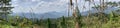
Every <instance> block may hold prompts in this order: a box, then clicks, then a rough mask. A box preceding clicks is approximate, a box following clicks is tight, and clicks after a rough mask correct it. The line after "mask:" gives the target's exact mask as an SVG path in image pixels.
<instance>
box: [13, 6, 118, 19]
mask: <svg viewBox="0 0 120 28" xmlns="http://www.w3.org/2000/svg"><path fill="white" fill-rule="evenodd" d="M114 10H118V8H116V7H114V8H107V9H106V10H105V11H104V13H110V12H111V11H114ZM97 12H98V11H96V9H92V10H89V11H85V12H81V15H83V16H85V15H88V14H89V13H97ZM12 15H13V16H16V15H18V16H21V17H27V18H58V17H62V16H67V15H68V13H67V12H66V11H62V12H56V11H53V12H47V13H37V14H36V13H13V14H12ZM71 15H72V13H70V16H71Z"/></svg>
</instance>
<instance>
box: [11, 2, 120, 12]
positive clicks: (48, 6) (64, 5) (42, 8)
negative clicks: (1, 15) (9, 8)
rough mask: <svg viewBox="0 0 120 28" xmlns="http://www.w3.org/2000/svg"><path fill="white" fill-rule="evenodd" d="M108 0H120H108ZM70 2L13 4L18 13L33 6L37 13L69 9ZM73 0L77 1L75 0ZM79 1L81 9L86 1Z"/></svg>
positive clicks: (27, 10) (14, 10) (26, 10)
mask: <svg viewBox="0 0 120 28" xmlns="http://www.w3.org/2000/svg"><path fill="white" fill-rule="evenodd" d="M95 1H99V0H95ZM108 1H120V0H108ZM68 2H69V0H12V4H13V5H14V6H15V8H14V9H13V12H16V13H18V12H27V13H29V11H30V10H31V9H30V8H32V9H33V12H35V13H45V12H51V11H58V12H60V11H65V10H67V9H68ZM73 2H75V1H74V0H73ZM78 3H79V7H80V8H79V9H81V8H82V6H83V5H84V1H80V0H78ZM96 3H97V2H96ZM86 6H88V3H86ZM21 8H22V10H21ZM86 10H88V9H86ZM82 11H83V10H82ZM84 11H85V10H84Z"/></svg>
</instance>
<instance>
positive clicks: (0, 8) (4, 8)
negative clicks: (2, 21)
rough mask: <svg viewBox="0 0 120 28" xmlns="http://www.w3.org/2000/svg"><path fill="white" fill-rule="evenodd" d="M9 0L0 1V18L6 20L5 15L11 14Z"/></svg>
mask: <svg viewBox="0 0 120 28" xmlns="http://www.w3.org/2000/svg"><path fill="white" fill-rule="evenodd" d="M10 2H11V0H0V16H1V17H2V18H7V15H8V14H10V13H11V9H12V8H13V7H11V3H10Z"/></svg>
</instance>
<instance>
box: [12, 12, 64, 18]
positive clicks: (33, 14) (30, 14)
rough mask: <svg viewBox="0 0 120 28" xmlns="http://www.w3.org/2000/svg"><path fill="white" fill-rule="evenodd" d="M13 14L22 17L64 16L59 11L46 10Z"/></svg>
mask: <svg viewBox="0 0 120 28" xmlns="http://www.w3.org/2000/svg"><path fill="white" fill-rule="evenodd" d="M12 15H13V16H15V15H18V16H22V17H27V18H58V17H61V16H66V14H65V13H61V12H55V11H53V12H47V13H42V14H41V13H37V14H36V13H13V14H12Z"/></svg>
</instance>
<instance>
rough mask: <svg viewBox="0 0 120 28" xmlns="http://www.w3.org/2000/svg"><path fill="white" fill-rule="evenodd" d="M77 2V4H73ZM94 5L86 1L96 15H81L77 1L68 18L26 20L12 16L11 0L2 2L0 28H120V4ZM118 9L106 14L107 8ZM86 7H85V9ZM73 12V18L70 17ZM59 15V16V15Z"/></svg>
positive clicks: (0, 4)
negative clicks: (94, 10)
mask: <svg viewBox="0 0 120 28" xmlns="http://www.w3.org/2000/svg"><path fill="white" fill-rule="evenodd" d="M73 1H75V3H73ZM99 1H100V3H99V4H96V3H94V0H85V2H88V4H89V6H88V7H90V5H91V4H93V5H94V6H93V7H90V8H94V9H96V10H97V12H96V13H89V14H88V15H85V16H83V15H81V13H80V9H79V6H78V4H79V3H78V2H77V0H69V3H70V4H68V5H69V7H68V8H69V9H68V16H62V17H59V18H47V19H44V18H40V19H36V18H26V17H21V16H11V15H10V14H11V13H12V11H11V9H12V8H14V7H12V6H11V5H12V4H11V3H10V2H11V0H0V28H120V2H105V0H99ZM114 7H116V8H118V9H117V10H112V11H110V13H105V12H104V11H105V10H106V9H107V8H114ZM84 8H85V6H83V9H84ZM70 10H72V16H70V13H71V12H70ZM58 15H59V14H58Z"/></svg>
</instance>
